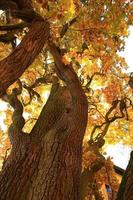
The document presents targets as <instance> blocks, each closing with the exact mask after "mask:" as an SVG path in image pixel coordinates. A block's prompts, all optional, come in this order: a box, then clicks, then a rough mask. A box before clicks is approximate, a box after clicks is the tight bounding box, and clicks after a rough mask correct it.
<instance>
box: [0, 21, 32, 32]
mask: <svg viewBox="0 0 133 200" xmlns="http://www.w3.org/2000/svg"><path fill="white" fill-rule="evenodd" d="M28 26H29V24H28V23H26V22H24V23H19V24H13V25H5V26H0V31H13V30H17V29H23V28H25V27H28Z"/></svg>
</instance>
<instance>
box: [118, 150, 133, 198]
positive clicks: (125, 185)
mask: <svg viewBox="0 0 133 200" xmlns="http://www.w3.org/2000/svg"><path fill="white" fill-rule="evenodd" d="M132 174H133V152H131V156H130V161H129V163H128V166H127V169H126V171H125V173H124V175H123V177H122V181H121V184H120V188H119V191H118V194H117V199H116V200H133V177H132Z"/></svg>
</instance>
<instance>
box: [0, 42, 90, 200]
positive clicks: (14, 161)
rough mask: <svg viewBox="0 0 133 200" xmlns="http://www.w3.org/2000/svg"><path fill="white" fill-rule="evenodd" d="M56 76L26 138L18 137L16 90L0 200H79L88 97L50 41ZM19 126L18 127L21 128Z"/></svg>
mask: <svg viewBox="0 0 133 200" xmlns="http://www.w3.org/2000/svg"><path fill="white" fill-rule="evenodd" d="M49 48H50V51H51V53H52V55H53V57H54V60H55V66H56V67H55V68H56V71H57V74H58V76H59V77H60V78H61V79H62V80H64V82H65V83H66V86H60V85H59V83H55V84H54V85H53V87H52V90H51V94H50V97H49V99H48V102H47V103H46V105H45V106H44V108H43V109H42V112H41V114H40V116H39V118H38V120H37V123H36V124H35V126H34V128H33V130H32V131H31V134H30V135H27V134H26V133H23V132H22V128H23V125H24V120H23V118H22V111H23V108H22V106H21V103H20V102H19V100H18V99H17V95H18V94H19V93H18V92H17V91H16V90H14V91H13V94H12V95H11V97H9V101H10V104H11V105H12V106H13V108H14V110H15V111H14V114H13V123H12V125H11V126H10V128H9V137H10V140H11V143H12V151H11V154H10V156H9V157H8V159H7V161H6V162H5V164H4V166H3V170H2V172H1V174H0V197H1V200H78V199H79V187H80V174H81V155H82V140H83V137H84V133H85V128H86V124H87V115H88V105H87V99H86V96H85V94H84V92H83V90H82V87H81V85H80V83H79V80H78V78H77V76H76V74H75V72H74V70H73V68H72V66H65V65H64V64H63V62H62V58H61V56H60V54H59V52H58V50H57V48H56V46H55V45H54V44H53V43H52V42H51V41H50V42H49ZM20 122H22V123H20Z"/></svg>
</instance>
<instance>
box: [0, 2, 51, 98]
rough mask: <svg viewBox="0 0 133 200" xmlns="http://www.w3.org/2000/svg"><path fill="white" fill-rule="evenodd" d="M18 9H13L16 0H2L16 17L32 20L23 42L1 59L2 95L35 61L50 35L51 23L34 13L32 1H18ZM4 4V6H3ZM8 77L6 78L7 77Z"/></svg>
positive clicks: (0, 86) (0, 89)
mask: <svg viewBox="0 0 133 200" xmlns="http://www.w3.org/2000/svg"><path fill="white" fill-rule="evenodd" d="M16 2H17V4H16V7H15V8H17V6H18V9H15V10H14V7H13V9H12V3H13V5H14V4H15V1H14V2H13V1H5V0H3V4H2V2H0V8H3V9H9V8H10V9H11V14H12V15H13V16H14V17H18V18H22V19H27V20H28V21H29V20H30V21H32V23H31V26H30V29H29V32H28V33H27V35H26V36H25V37H24V38H23V40H22V42H21V43H20V44H19V45H18V46H17V47H16V48H15V49H14V50H13V52H12V53H11V54H10V55H9V56H8V57H7V58H5V59H3V60H2V61H0V96H2V95H3V94H5V93H6V89H7V88H8V87H9V86H10V85H11V84H12V83H14V82H15V81H16V80H17V79H18V78H19V77H20V76H21V75H22V73H23V72H24V71H25V70H26V69H27V68H28V66H29V65H30V64H31V63H32V62H33V61H34V59H35V58H36V56H37V55H38V54H39V53H40V51H41V50H42V48H43V47H44V44H45V42H46V41H47V39H48V37H49V31H50V30H49V23H48V21H47V20H44V19H43V18H42V17H41V16H39V15H37V14H36V13H34V11H33V10H32V7H31V6H30V1H25V0H22V1H20V0H19V1H16ZM2 5H3V7H2ZM5 77H6V78H5Z"/></svg>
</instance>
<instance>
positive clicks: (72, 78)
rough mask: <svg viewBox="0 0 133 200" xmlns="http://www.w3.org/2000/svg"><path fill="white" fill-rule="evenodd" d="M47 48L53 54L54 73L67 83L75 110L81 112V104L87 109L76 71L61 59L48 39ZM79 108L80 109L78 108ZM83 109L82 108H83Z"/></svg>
mask: <svg viewBox="0 0 133 200" xmlns="http://www.w3.org/2000/svg"><path fill="white" fill-rule="evenodd" d="M49 49H50V52H51V54H52V55H53V58H54V61H55V69H56V73H57V75H58V76H59V78H61V79H62V80H63V81H64V82H65V83H66V85H67V87H68V89H69V91H70V93H71V96H72V101H73V107H74V108H75V110H76V111H77V112H79V114H80V112H81V105H82V106H85V107H86V109H85V110H86V111H87V110H88V109H87V98H86V96H85V94H84V91H83V89H82V87H81V84H80V82H79V80H78V77H77V75H76V73H75V72H74V70H73V68H72V66H71V65H65V64H64V63H63V61H62V57H61V55H60V53H59V51H58V48H57V47H56V45H55V44H54V43H53V42H52V41H49ZM79 109H80V110H79ZM83 110H84V109H83Z"/></svg>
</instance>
